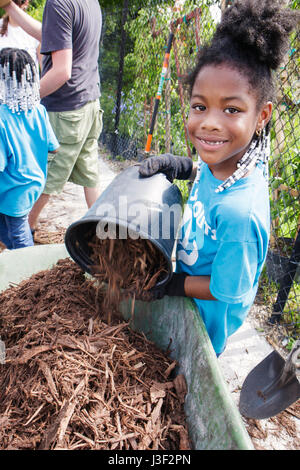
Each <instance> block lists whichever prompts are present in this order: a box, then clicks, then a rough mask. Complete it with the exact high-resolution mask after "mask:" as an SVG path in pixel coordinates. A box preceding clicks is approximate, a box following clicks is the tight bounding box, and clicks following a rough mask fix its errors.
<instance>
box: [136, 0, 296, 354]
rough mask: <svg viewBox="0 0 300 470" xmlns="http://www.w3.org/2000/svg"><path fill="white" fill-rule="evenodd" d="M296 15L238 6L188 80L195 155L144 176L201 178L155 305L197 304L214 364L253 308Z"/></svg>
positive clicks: (259, 2)
mask: <svg viewBox="0 0 300 470" xmlns="http://www.w3.org/2000/svg"><path fill="white" fill-rule="evenodd" d="M298 15H299V14H298V12H295V11H292V10H289V9H286V8H282V7H281V5H280V3H279V2H278V1H277V0H272V1H271V0H243V1H235V2H234V5H233V6H231V7H230V8H228V9H227V10H226V11H225V12H224V15H223V17H222V21H221V23H220V24H219V25H218V27H217V30H216V33H215V35H214V37H213V39H212V41H211V43H210V44H209V45H207V46H205V47H204V48H203V49H202V50H201V52H200V55H199V59H198V63H197V65H196V67H195V69H194V71H193V72H192V73H191V74H190V76H189V78H188V82H189V85H190V112H189V117H188V133H189V138H190V140H191V142H192V144H193V145H194V147H195V149H196V151H197V152H198V155H199V160H198V162H197V164H195V163H194V164H193V162H192V160H191V159H189V158H187V157H176V156H174V155H170V154H167V155H161V156H154V157H150V158H148V159H147V160H145V161H144V162H143V163H142V164H141V166H140V174H141V175H142V176H150V175H152V174H154V173H157V172H162V173H165V174H166V176H167V177H168V179H169V180H170V181H173V179H174V178H177V179H189V178H190V179H195V181H194V184H193V187H192V190H191V193H190V196H189V200H188V202H187V205H186V208H185V211H184V214H183V218H182V224H181V231H180V239H179V240H178V244H177V265H176V273H174V274H173V277H172V278H171V281H170V282H169V283H168V284H167V285H166V286H162V287H161V288H156V289H154V290H153V299H155V298H162V297H163V296H164V295H169V296H188V297H192V298H193V299H194V301H195V303H196V306H197V308H198V310H199V313H200V315H201V317H202V318H203V320H204V323H205V325H206V328H207V331H208V334H209V336H210V339H211V341H212V345H213V347H214V349H215V352H216V354H217V355H219V354H221V353H222V352H223V351H224V349H225V347H226V341H227V338H228V336H229V335H231V334H232V333H234V332H235V331H236V330H237V328H239V326H240V325H241V324H242V323H243V321H244V319H245V318H246V316H247V314H248V312H249V310H250V307H251V306H252V304H253V301H254V299H255V295H256V292H257V287H258V280H259V276H260V274H261V271H262V268H263V265H264V262H265V259H266V254H267V249H268V242H269V226H270V211H269V192H268V181H267V180H268V171H267V162H268V157H269V130H270V120H271V115H272V101H273V99H274V94H275V86H274V78H273V72H274V70H276V69H277V68H278V67H279V65H280V63H281V61H282V59H283V57H284V54H285V53H286V51H287V49H288V46H289V34H290V32H291V31H292V29H293V27H294V26H295V25H296V22H297V19H299V16H298Z"/></svg>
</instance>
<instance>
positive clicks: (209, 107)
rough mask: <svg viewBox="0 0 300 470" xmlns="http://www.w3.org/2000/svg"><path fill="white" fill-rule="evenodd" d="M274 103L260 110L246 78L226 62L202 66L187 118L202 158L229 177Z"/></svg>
mask: <svg viewBox="0 0 300 470" xmlns="http://www.w3.org/2000/svg"><path fill="white" fill-rule="evenodd" d="M271 112H272V104H271V103H266V104H265V105H264V106H262V108H261V109H260V110H257V100H256V97H255V95H254V93H253V92H251V89H250V85H249V83H248V81H247V79H246V78H245V77H244V76H243V75H241V74H240V73H239V72H238V71H237V70H235V69H233V68H231V67H230V66H228V65H226V64H222V65H216V66H214V65H207V66H205V67H203V68H202V69H201V70H200V72H199V74H198V76H197V78H196V81H195V84H194V87H193V90H192V96H191V103H190V112H189V118H188V132H189V137H190V140H191V142H192V144H193V145H194V147H195V148H196V150H197V152H198V153H199V155H200V157H201V159H202V160H203V161H204V162H205V163H207V165H208V166H209V168H210V169H211V171H212V173H213V174H214V175H215V176H216V177H217V178H219V179H222V180H223V179H226V178H227V177H228V176H230V175H231V174H232V173H233V172H234V171H235V170H236V164H237V162H238V161H239V160H240V158H241V157H242V155H243V154H244V153H245V152H246V150H247V149H248V147H249V145H250V142H251V140H252V137H253V135H254V133H255V131H256V130H259V129H263V127H265V125H266V124H267V122H268V121H269V119H270V117H271Z"/></svg>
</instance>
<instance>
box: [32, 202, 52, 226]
mask: <svg viewBox="0 0 300 470" xmlns="http://www.w3.org/2000/svg"><path fill="white" fill-rule="evenodd" d="M49 199H50V194H45V193H43V194H41V195H40V197H39V199H38V200H37V201H36V203H35V204H34V206H33V208H32V209H31V211H30V213H29V216H28V222H29V225H30V229H31V230H35V228H36V225H37V221H38V218H39V215H40V213H41V212H42V210H43V209H44V207H45V206H46V204H47V203H48V201H49Z"/></svg>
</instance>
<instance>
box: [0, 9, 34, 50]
mask: <svg viewBox="0 0 300 470" xmlns="http://www.w3.org/2000/svg"><path fill="white" fill-rule="evenodd" d="M4 9H5V11H6V13H7V14H8V15H9V16H10V17H11V18H12V19H13V20H14V21H15V22H16V23H18V25H19V26H21V28H22V29H24V31H26V33H28V34H30V36H33V37H34V38H35V39H37V40H38V41H40V42H41V40H42V24H41V23H40V21H37V20H35V19H34V18H32V17H31V16H30V15H28V14H27V13H25V11H23V10H22V9H21V8H19V7H18V6H17V5H16V4H15V3H14V2H11V3H9V5H7V6H5V8H4Z"/></svg>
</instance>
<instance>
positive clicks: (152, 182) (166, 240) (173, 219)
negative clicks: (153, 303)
mask: <svg viewBox="0 0 300 470" xmlns="http://www.w3.org/2000/svg"><path fill="white" fill-rule="evenodd" d="M138 167H139V165H134V166H131V167H129V168H127V169H126V170H124V171H123V172H122V173H120V174H119V175H118V176H116V177H115V178H114V180H113V181H112V183H111V184H110V185H109V186H108V187H107V188H106V189H105V191H103V193H102V194H101V196H100V197H99V198H98V199H97V201H96V202H95V204H93V206H92V207H91V208H90V209H89V210H88V212H87V213H86V214H85V216H84V217H82V218H81V219H80V220H78V221H77V222H74V223H73V224H72V225H70V226H69V227H68V229H67V231H66V235H65V244H66V248H67V250H68V252H69V254H70V256H71V257H72V258H73V260H74V261H75V262H76V263H77V264H78V265H79V266H80V267H81V268H82V269H83V270H84V271H86V272H88V273H90V274H91V266H92V265H93V261H92V259H91V254H92V248H91V246H90V242H91V240H92V239H93V238H94V237H95V234H96V235H97V236H98V238H100V239H105V238H115V239H117V238H121V239H128V238H133V239H137V238H144V239H147V240H149V241H150V242H151V243H153V245H154V246H155V247H156V248H157V249H158V250H159V251H160V252H161V253H162V254H163V256H164V258H165V260H166V262H167V266H168V274H167V275H166V277H165V278H164V279H162V280H160V282H159V283H158V284H157V285H162V284H164V283H166V282H167V281H168V280H169V279H170V277H171V276H172V273H173V267H172V252H173V248H174V244H175V240H176V234H177V230H178V226H179V222H180V218H181V210H182V197H181V193H180V190H179V189H178V187H177V186H175V185H174V184H172V183H170V182H169V181H168V180H167V178H166V176H165V175H163V174H162V173H158V174H156V175H153V176H151V177H149V178H144V177H142V176H140V174H139V171H138Z"/></svg>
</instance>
